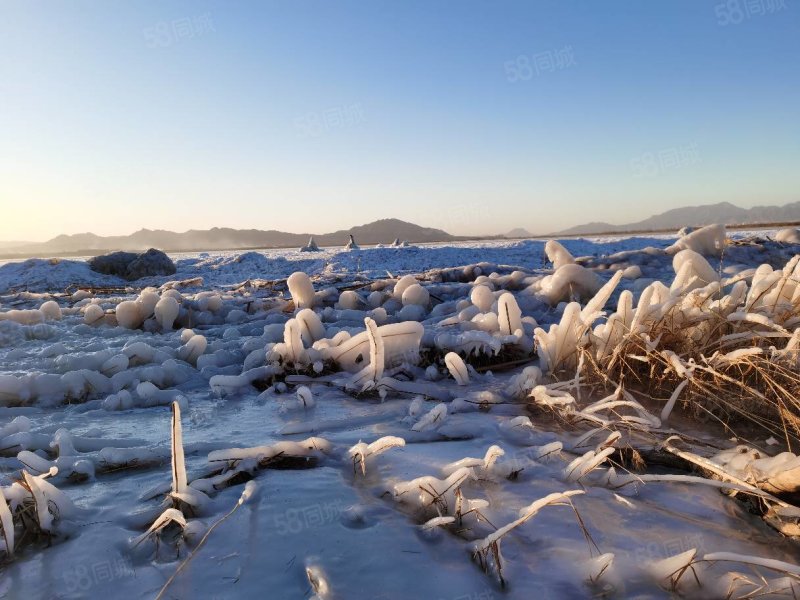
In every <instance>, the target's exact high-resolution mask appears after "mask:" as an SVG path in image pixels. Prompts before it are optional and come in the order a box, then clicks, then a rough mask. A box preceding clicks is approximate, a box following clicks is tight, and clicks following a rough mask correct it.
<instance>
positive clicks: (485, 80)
mask: <svg viewBox="0 0 800 600" xmlns="http://www.w3.org/2000/svg"><path fill="white" fill-rule="evenodd" d="M737 7H738V8H739V10H740V11H741V12H737V11H736V8H737ZM746 7H749V8H748V9H747V10H745V8H746ZM0 14H2V19H0V207H1V208H2V213H1V214H2V216H3V218H2V219H0V239H5V240H8V239H25V240H43V239H47V238H50V237H52V236H54V235H57V234H59V233H77V232H83V231H93V232H95V233H99V234H124V233H130V232H132V231H134V230H136V229H138V228H141V227H149V228H164V229H173V230H178V231H183V230H186V229H190V228H208V227H213V226H220V227H224V226H227V227H240V228H245V227H253V228H263V229H270V228H274V229H281V230H288V231H297V232H324V231H332V230H335V229H339V228H343V227H348V226H351V225H356V224H361V223H366V222H368V221H372V220H374V219H378V218H384V217H398V218H402V219H406V220H410V221H413V222H416V223H419V224H421V225H426V226H432V227H441V228H443V229H446V230H448V231H451V232H452V233H457V234H483V233H498V232H502V231H506V230H508V229H511V228H512V227H525V228H527V229H529V230H531V231H533V232H538V233H544V232H548V231H552V230H555V229H559V228H563V227H567V226H570V225H575V224H579V223H582V222H587V221H599V220H603V221H609V222H629V221H633V220H638V219H641V218H645V217H647V216H649V215H650V214H653V213H655V212H660V211H662V210H667V209H669V208H674V207H678V206H683V205H687V204H708V203H713V202H720V201H730V202H733V203H735V204H739V205H741V206H754V205H757V204H783V203H786V202H791V201H796V200H800V194H798V190H800V169H798V165H800V110H798V108H797V107H798V106H800V4H798V3H797V2H796V0H732V3H728V4H725V3H721V2H713V1H712V2H707V1H704V0H683V1H672V2H658V3H657V2H645V1H636V2H633V1H616V2H606V3H600V2H589V1H580V2H579V1H575V2H565V1H552V2H551V1H547V2H534V1H532V0H530V1H525V2H497V1H491V2H490V1H486V2H452V1H451V2H442V1H427V2H422V1H420V2H416V1H413V2H411V1H406V0H404V1H399V0H398V1H395V2H372V1H371V2H366V1H364V2H331V1H319V2H305V1H297V2H289V1H284V2H274V1H264V2H120V1H109V2H100V1H99V0H95V1H92V2H80V1H77V2H70V3H67V2H55V1H51V2H39V1H29V2H23V1H21V0H20V1H13V2H8V1H4V2H0Z"/></svg>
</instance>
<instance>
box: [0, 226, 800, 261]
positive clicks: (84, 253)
mask: <svg viewBox="0 0 800 600" xmlns="http://www.w3.org/2000/svg"><path fill="white" fill-rule="evenodd" d="M696 227H701V226H700V225H698V226H696ZM725 227H726V229H730V230H733V231H741V230H747V229H777V228H783V227H800V221H789V222H777V223H750V224H735V225H726V226H725ZM653 234H673V235H677V232H676V231H675V230H674V229H673V228H665V229H636V230H630V231H601V232H597V233H572V234H566V235H564V234H557V233H553V234H544V235H531V236H528V237H506V236H503V235H493V236H455V237H454V239H449V240H438V241H437V240H428V241H426V242H409V243H411V244H413V245H419V246H425V245H428V244H447V243H450V242H454V243H461V242H491V241H502V240H509V241H519V240H548V239H575V238H582V237H608V236H634V235H653ZM357 241H358V240H356V242H357ZM376 246H377V244H364V245H363V247H365V248H371V247H376ZM342 247H344V244H342V246H320V249H321V250H324V249H332V248H342ZM384 247H391V246H389V244H385V245H384ZM291 249H298V247H297V246H245V247H233V248H232V247H218V248H215V247H204V248H196V249H192V248H188V249H187V248H159V250H163V251H164V252H166V253H168V254H182V253H198V252H257V251H259V250H291ZM119 250H120V249H111V248H96V249H90V248H85V249H82V250H74V251H64V252H51V253H45V252H39V253H24V252H23V253H14V252H0V260H28V259H31V258H39V259H48V258H84V257H93V256H99V255H101V254H108V253H109V252H118V251H119ZM122 250H124V251H126V252H142V251H144V250H145V249H141V250H130V249H122ZM309 254H313V253H309Z"/></svg>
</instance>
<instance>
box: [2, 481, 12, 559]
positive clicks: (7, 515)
mask: <svg viewBox="0 0 800 600" xmlns="http://www.w3.org/2000/svg"><path fill="white" fill-rule="evenodd" d="M0 526H2V527H3V541H5V544H6V554H8V556H13V555H14V518H13V517H12V515H11V510H9V508H8V502H7V500H6V496H5V494H4V493H3V488H2V487H0Z"/></svg>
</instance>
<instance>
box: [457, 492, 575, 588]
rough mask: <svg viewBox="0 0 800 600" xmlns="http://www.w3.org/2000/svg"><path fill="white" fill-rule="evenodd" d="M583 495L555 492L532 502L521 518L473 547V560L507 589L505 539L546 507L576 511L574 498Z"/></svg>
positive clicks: (523, 510)
mask: <svg viewBox="0 0 800 600" xmlns="http://www.w3.org/2000/svg"><path fill="white" fill-rule="evenodd" d="M583 493H584V492H583V490H569V491H564V492H555V493H552V494H548V495H547V496H545V497H544V498H540V499H539V500H536V501H534V502H532V503H531V504H530V505H528V506H526V507H525V508H523V509H521V510H520V511H519V518H517V519H515V520H514V521H511V522H510V523H507V524H506V525H503V526H502V527H500V528H499V529H497V531H494V532H493V533H490V534H489V535H488V536H486V537H485V538H483V539H482V540H479V541H478V542H476V543H475V544H474V545H473V547H472V556H473V558H474V559H476V560H477V561H478V563H479V564H480V566H481V568H482V569H483V570H484V571H485V572H493V573H494V575H495V576H496V577H497V579H498V580H499V582H500V585H501V586H504V587H505V585H506V580H505V577H504V575H503V566H504V563H505V561H504V559H503V555H502V553H501V552H500V543H501V542H502V540H503V537H504V536H505V535H507V534H508V533H509V532H510V531H512V530H513V529H515V528H517V527H519V526H520V525H522V524H523V523H526V522H527V521H529V520H530V519H532V518H533V517H534V516H536V515H537V514H538V513H539V511H540V510H542V509H543V508H545V507H546V506H564V505H567V506H571V507H572V508H573V510H574V508H575V507H574V506H573V504H572V497H573V496H577V495H579V494H583ZM576 514H577V513H576Z"/></svg>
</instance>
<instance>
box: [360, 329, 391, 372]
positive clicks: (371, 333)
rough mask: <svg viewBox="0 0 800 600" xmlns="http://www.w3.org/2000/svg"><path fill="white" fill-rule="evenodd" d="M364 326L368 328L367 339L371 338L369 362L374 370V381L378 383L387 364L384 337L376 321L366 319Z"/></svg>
mask: <svg viewBox="0 0 800 600" xmlns="http://www.w3.org/2000/svg"><path fill="white" fill-rule="evenodd" d="M364 324H365V325H366V326H367V337H368V338H369V360H370V366H371V368H372V380H373V381H374V382H375V383H377V382H378V381H380V379H381V377H383V369H384V365H385V362H386V355H385V351H384V347H383V337H381V334H380V331H378V326H377V325H376V324H375V321H373V320H372V319H371V318H369V317H366V318H365V319H364Z"/></svg>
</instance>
